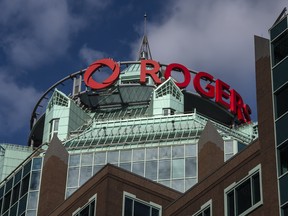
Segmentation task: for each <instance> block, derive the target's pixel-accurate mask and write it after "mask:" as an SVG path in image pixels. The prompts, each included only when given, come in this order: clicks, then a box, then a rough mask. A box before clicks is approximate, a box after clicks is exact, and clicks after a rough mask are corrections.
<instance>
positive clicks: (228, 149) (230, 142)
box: [224, 140, 234, 154]
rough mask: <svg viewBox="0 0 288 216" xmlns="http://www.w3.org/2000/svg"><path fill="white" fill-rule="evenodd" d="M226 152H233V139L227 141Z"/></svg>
mask: <svg viewBox="0 0 288 216" xmlns="http://www.w3.org/2000/svg"><path fill="white" fill-rule="evenodd" d="M224 148H225V154H228V153H233V152H234V151H233V140H227V141H225V146H224Z"/></svg>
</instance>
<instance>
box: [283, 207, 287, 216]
mask: <svg viewBox="0 0 288 216" xmlns="http://www.w3.org/2000/svg"><path fill="white" fill-rule="evenodd" d="M282 215H283V216H288V204H287V205H286V206H284V207H283V208H282Z"/></svg>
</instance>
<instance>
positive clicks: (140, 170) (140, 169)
mask: <svg viewBox="0 0 288 216" xmlns="http://www.w3.org/2000/svg"><path fill="white" fill-rule="evenodd" d="M132 172H133V173H136V174H138V175H141V176H144V162H136V163H133V168H132Z"/></svg>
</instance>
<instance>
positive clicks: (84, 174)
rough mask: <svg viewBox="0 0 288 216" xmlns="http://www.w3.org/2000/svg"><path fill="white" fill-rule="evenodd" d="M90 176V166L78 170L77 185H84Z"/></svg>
mask: <svg viewBox="0 0 288 216" xmlns="http://www.w3.org/2000/svg"><path fill="white" fill-rule="evenodd" d="M91 176H92V166H84V167H81V170H80V183H79V185H82V184H84V183H85V182H86V181H87V180H88V179H89V178H91Z"/></svg>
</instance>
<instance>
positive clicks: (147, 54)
mask: <svg viewBox="0 0 288 216" xmlns="http://www.w3.org/2000/svg"><path fill="white" fill-rule="evenodd" d="M141 59H152V55H151V51H150V47H149V42H148V37H147V15H146V13H145V14H144V36H143V38H142V42H141V45H140V49H139V52H138V60H141Z"/></svg>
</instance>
